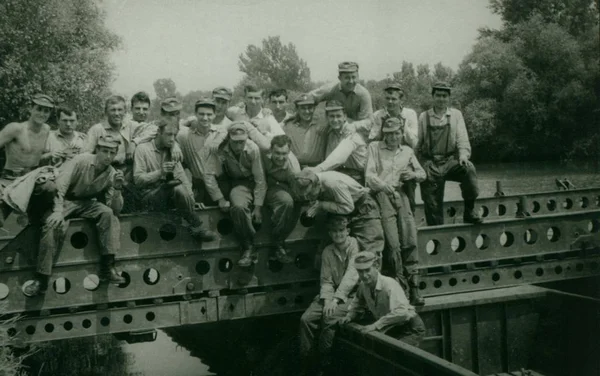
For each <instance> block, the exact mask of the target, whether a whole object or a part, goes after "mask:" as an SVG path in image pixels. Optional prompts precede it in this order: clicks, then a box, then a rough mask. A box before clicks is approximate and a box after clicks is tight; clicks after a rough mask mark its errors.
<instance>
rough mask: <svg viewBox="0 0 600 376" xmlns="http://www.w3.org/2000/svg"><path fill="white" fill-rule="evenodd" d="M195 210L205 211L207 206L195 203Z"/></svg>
mask: <svg viewBox="0 0 600 376" xmlns="http://www.w3.org/2000/svg"><path fill="white" fill-rule="evenodd" d="M194 209H196V210H204V209H206V205H204V204H203V203H201V202H195V203H194Z"/></svg>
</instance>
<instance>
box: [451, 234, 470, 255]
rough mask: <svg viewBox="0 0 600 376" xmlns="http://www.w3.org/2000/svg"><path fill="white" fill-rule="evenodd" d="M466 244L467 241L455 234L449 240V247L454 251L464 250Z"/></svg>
mask: <svg viewBox="0 0 600 376" xmlns="http://www.w3.org/2000/svg"><path fill="white" fill-rule="evenodd" d="M466 246H467V242H466V241H465V239H463V238H462V237H460V236H455V237H454V238H452V240H451V241H450V249H452V250H453V251H454V252H456V253H460V252H462V251H464V250H465V247H466Z"/></svg>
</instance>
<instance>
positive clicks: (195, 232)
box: [190, 225, 217, 242]
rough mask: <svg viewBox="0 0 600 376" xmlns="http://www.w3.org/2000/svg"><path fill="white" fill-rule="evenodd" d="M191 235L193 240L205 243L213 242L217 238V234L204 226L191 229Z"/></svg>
mask: <svg viewBox="0 0 600 376" xmlns="http://www.w3.org/2000/svg"><path fill="white" fill-rule="evenodd" d="M190 233H191V235H192V237H193V238H195V239H197V240H200V241H203V242H211V241H213V240H215V239H216V238H217V234H215V233H214V232H213V231H210V230H208V229H206V228H205V227H204V225H200V226H198V227H192V228H190Z"/></svg>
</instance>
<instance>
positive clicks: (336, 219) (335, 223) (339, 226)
mask: <svg viewBox="0 0 600 376" xmlns="http://www.w3.org/2000/svg"><path fill="white" fill-rule="evenodd" d="M346 228H348V218H346V217H345V216H341V215H334V216H331V217H330V218H329V220H328V221H327V229H328V230H332V231H335V230H343V229H346Z"/></svg>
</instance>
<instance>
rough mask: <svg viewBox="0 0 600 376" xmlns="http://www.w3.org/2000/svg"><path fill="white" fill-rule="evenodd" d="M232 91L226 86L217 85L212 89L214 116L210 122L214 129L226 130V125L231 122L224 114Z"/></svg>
mask: <svg viewBox="0 0 600 376" xmlns="http://www.w3.org/2000/svg"><path fill="white" fill-rule="evenodd" d="M232 96H233V93H232V92H231V90H229V89H228V88H226V87H217V88H215V89H214V90H213V91H212V97H213V99H214V101H215V118H214V119H213V121H212V123H213V124H214V125H215V127H216V129H217V130H218V131H221V132H227V127H229V125H230V124H231V120H230V119H229V118H228V117H227V116H225V114H226V113H227V108H229V103H231V97H232Z"/></svg>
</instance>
